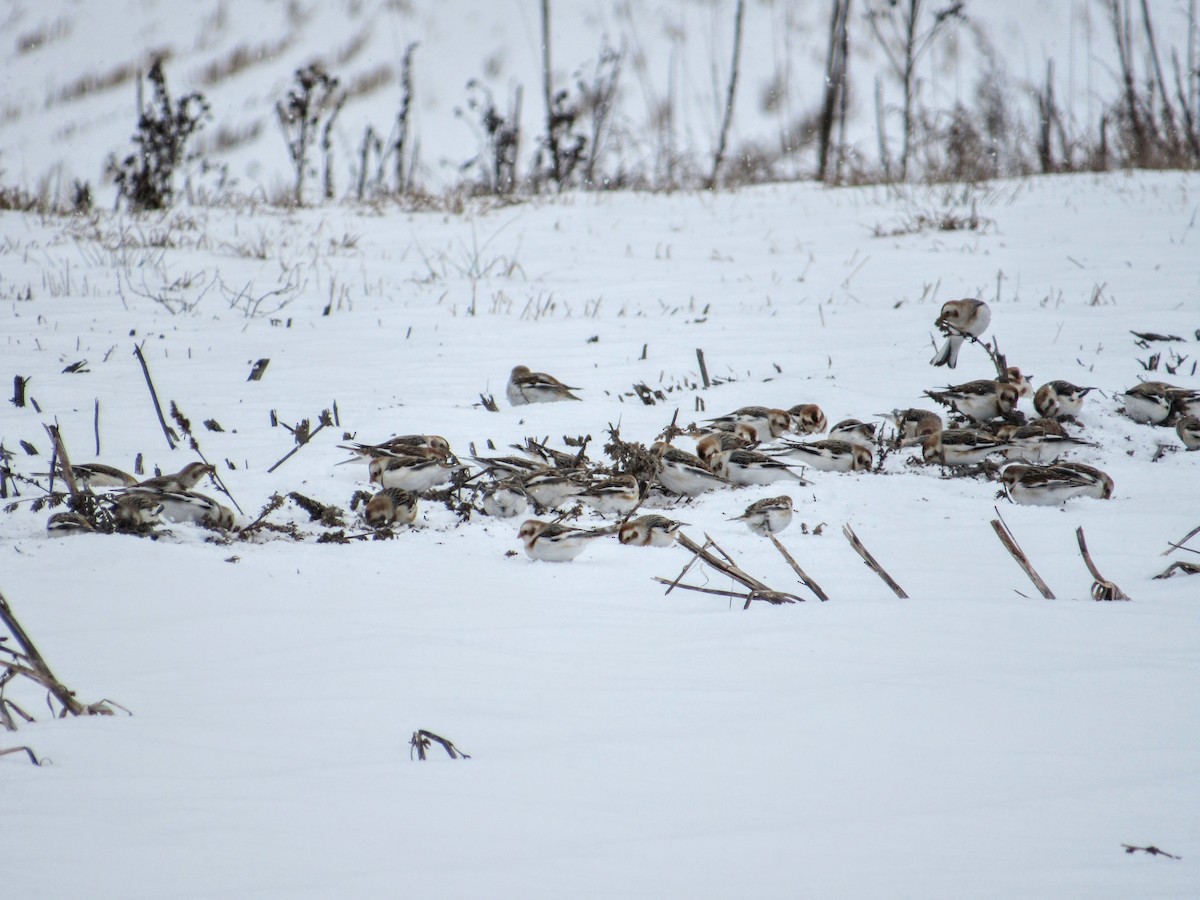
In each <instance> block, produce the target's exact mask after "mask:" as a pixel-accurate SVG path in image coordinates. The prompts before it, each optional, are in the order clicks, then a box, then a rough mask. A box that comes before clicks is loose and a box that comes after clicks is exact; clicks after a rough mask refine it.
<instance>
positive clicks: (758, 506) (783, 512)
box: [729, 494, 793, 537]
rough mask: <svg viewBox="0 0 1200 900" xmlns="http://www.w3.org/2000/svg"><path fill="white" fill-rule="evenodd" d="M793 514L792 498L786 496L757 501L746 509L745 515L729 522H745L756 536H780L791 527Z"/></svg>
mask: <svg viewBox="0 0 1200 900" xmlns="http://www.w3.org/2000/svg"><path fill="white" fill-rule="evenodd" d="M792 512H793V510H792V498H791V497H788V496H787V495H786V494H785V495H783V496H780V497H767V498H766V499H764V500H755V501H754V502H753V503H751V504H750V505H749V506H747V507H746V511H745V512H744V513H742V514H741V515H740V516H736V517H734V518H732V519H730V520H729V521H730V522H745V523H746V527H747V528H749V529H750V530H751V531H753V532H754V533H755V534H757V535H760V536H762V537H766V536H767V535H768V534H778V533H779V532H781V531H783V529H785V528H787V527H788V526H789V525H791V524H792Z"/></svg>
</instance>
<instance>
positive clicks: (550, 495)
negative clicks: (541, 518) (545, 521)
mask: <svg viewBox="0 0 1200 900" xmlns="http://www.w3.org/2000/svg"><path fill="white" fill-rule="evenodd" d="M582 475H583V473H582V472H581V471H577V470H573V469H545V470H543V471H541V472H534V473H533V474H532V475H528V476H526V477H525V478H523V479H522V481H521V484H522V485H523V486H524V488H525V493H526V495H528V496H529V497H532V498H533V500H534V501H535V502H536V503H538V504H539V505H540V506H542V507H543V508H544V509H554V508H555V507H557V506H558V505H559V504H561V503H565V502H566V501H567V500H569V499H570V498H572V497H577V496H579V495H580V494H582V493H583V492H584V490H585V489H586V487H587V485H586V484H584V482H583V481H582Z"/></svg>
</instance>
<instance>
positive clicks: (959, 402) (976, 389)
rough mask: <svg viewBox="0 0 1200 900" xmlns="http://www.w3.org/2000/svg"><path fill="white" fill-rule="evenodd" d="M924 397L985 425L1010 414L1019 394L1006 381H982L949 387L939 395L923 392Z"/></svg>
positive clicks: (933, 392) (937, 393)
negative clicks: (989, 421)
mask: <svg viewBox="0 0 1200 900" xmlns="http://www.w3.org/2000/svg"><path fill="white" fill-rule="evenodd" d="M925 396H926V397H928V398H929V399H930V400H934V401H936V402H938V403H940V404H942V405H943V406H946V407H949V408H950V409H952V410H954V411H955V412H956V413H958V414H959V415H961V416H966V417H967V418H968V419H972V420H974V421H976V422H986V421H988V420H989V419H994V418H996V417H997V416H1004V415H1008V414H1009V413H1010V412H1012V411H1013V408H1014V407H1015V406H1016V405H1017V399H1018V397H1019V394H1018V392H1017V388H1016V386H1015V385H1012V384H1009V383H1008V382H1007V381H988V380H986V379H981V380H979V381H968V382H967V383H966V384H955V385H951V386H950V387H947V388H945V389H943V390H940V391H926V392H925Z"/></svg>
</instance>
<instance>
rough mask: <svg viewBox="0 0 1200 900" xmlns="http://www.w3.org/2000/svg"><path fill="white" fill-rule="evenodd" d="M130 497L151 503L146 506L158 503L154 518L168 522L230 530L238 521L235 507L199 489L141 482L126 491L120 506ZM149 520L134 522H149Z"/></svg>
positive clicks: (144, 502) (139, 501) (151, 506)
mask: <svg viewBox="0 0 1200 900" xmlns="http://www.w3.org/2000/svg"><path fill="white" fill-rule="evenodd" d="M131 500H132V501H134V502H136V503H140V504H149V505H146V506H145V508H146V509H152V508H153V507H154V506H157V507H158V513H157V515H155V516H154V517H153V518H163V519H166V520H167V521H168V522H182V523H186V522H193V523H195V524H197V525H207V526H208V527H210V528H216V529H219V530H221V531H228V530H230V529H231V528H233V526H234V524H235V522H236V520H235V518H234V515H233V510H231V509H229V508H228V507H225V506H222V505H221V504H220V503H218V502H217V501H216V500H214V499H213V498H212V497H209V496H208V495H207V494H201V493H198V492H197V491H178V490H163V489H162V488H155V487H148V486H146V485H145V484H138V485H134V486H133V487H131V488H128V489H127V490H125V491H124V492H123V494H122V496H121V498H120V500H118V504H117V505H118V507H119V506H121V505H123V504H126V503H128V502H129V501H131ZM147 521H149V520H147ZM147 521H142V522H136V523H135V524H147Z"/></svg>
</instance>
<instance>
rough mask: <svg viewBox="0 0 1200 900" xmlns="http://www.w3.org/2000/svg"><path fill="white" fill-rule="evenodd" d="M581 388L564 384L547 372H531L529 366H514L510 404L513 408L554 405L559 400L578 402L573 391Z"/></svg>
mask: <svg viewBox="0 0 1200 900" xmlns="http://www.w3.org/2000/svg"><path fill="white" fill-rule="evenodd" d="M577 390H579V388H577V387H572V386H571V385H569V384H563V383H562V382H561V381H559V380H558V379H557V378H555V377H554V376H553V375H547V374H546V373H545V372H531V371H529V367H528V366H513V370H512V373H511V374H510V375H509V376H508V388H507V392H508V402H509V403H511V404H512V405H513V406H524V405H525V404H526V403H553V402H555V401H557V400H578V399H579V398H578V397H576V396H575V395H574V394H572V393H571V391H577Z"/></svg>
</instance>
